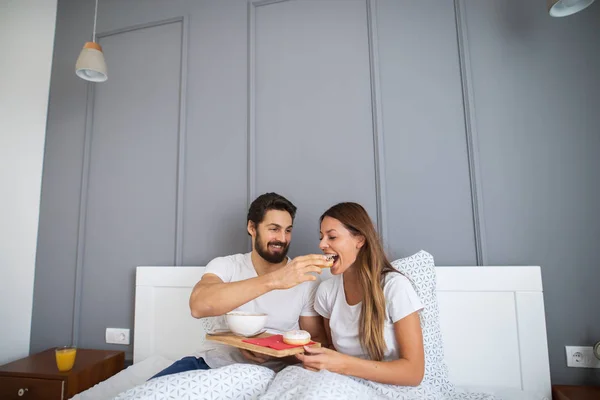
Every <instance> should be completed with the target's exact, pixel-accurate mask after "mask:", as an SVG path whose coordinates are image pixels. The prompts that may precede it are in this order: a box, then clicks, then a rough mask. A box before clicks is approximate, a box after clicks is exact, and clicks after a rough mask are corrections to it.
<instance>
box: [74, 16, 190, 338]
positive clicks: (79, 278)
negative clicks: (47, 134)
mask: <svg viewBox="0 0 600 400" xmlns="http://www.w3.org/2000/svg"><path fill="white" fill-rule="evenodd" d="M187 21H188V18H187V17H185V16H181V17H176V18H169V19H164V20H159V21H155V22H149V23H144V24H139V25H132V26H129V27H125V28H122V29H116V30H112V31H108V32H103V33H99V34H97V35H96V37H97V39H98V41H100V40H101V39H102V38H105V37H109V36H114V35H119V34H123V33H128V32H133V31H136V30H141V29H147V28H153V27H158V26H162V25H166V24H171V23H181V28H182V35H181V60H180V62H181V70H180V74H181V75H180V79H179V82H180V88H179V92H180V93H179V121H178V135H177V140H178V145H177V148H178V154H177V184H176V188H177V189H176V190H177V193H176V205H177V206H176V210H175V212H176V218H175V221H176V227H175V238H174V240H175V254H174V255H173V259H174V263H175V265H181V264H182V254H183V193H184V177H185V174H184V169H185V152H184V149H185V134H186V132H185V127H186V120H187V116H186V115H187V109H186V102H187V89H186V87H187V59H188V25H189V24H188V23H187ZM109 68H110V60H109ZM94 88H95V84H92V83H88V84H87V98H86V102H87V104H86V115H85V132H84V150H83V169H82V174H81V190H80V197H79V217H78V228H77V251H76V266H75V295H74V297H73V328H72V334H71V336H72V337H71V340H72V342H73V345H75V346H77V345H78V343H79V339H80V330H81V301H82V296H81V290H82V285H83V275H84V265H83V259H84V254H85V240H86V238H85V229H86V215H87V207H88V187H89V175H90V165H91V149H92V140H93V132H92V130H93V129H92V127H93V121H94V99H95V96H94Z"/></svg>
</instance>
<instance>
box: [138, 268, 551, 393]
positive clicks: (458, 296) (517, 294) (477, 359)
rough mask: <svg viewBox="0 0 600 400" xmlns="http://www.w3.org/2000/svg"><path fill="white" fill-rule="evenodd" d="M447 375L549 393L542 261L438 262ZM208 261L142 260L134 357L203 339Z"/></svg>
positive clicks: (461, 381) (182, 350)
mask: <svg viewBox="0 0 600 400" xmlns="http://www.w3.org/2000/svg"><path fill="white" fill-rule="evenodd" d="M436 271H437V279H438V283H437V292H438V300H439V305H440V314H441V316H440V319H441V321H440V323H441V327H442V333H443V337H444V350H445V359H446V362H447V364H448V368H449V373H450V379H451V380H452V382H453V383H454V384H456V385H460V386H471V387H473V386H486V387H502V388H512V389H522V390H527V391H532V392H536V393H540V394H543V395H544V396H547V397H548V398H550V391H551V384H550V367H549V360H548V344H547V339H546V320H545V314H544V299H543V294H542V279H541V271H540V268H539V267H436ZM203 272H204V267H138V268H137V276H136V294H135V329H134V342H133V352H134V353H133V357H134V358H133V361H134V363H137V362H139V361H141V360H143V359H145V358H147V357H149V356H151V355H162V356H164V357H167V358H170V359H173V360H175V359H178V358H180V357H183V356H185V355H190V354H192V353H193V352H194V351H195V350H197V349H198V348H199V346H200V344H201V343H202V342H203V341H204V331H203V328H202V324H201V323H200V321H199V320H196V319H194V318H192V316H191V314H190V311H189V306H188V301H189V295H190V292H191V289H192V287H193V286H194V285H195V284H196V282H198V281H199V280H200V278H201V276H202V274H203Z"/></svg>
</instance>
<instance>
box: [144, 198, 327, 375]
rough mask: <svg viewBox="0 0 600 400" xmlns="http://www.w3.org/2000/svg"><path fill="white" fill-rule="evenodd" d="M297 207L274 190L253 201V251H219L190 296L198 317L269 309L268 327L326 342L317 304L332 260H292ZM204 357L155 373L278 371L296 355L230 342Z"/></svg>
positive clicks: (250, 224) (250, 212)
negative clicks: (245, 367) (241, 367)
mask: <svg viewBox="0 0 600 400" xmlns="http://www.w3.org/2000/svg"><path fill="white" fill-rule="evenodd" d="M295 216H296V207H295V206H294V205H293V204H292V203H291V202H290V201H289V200H287V199H286V198H285V197H283V196H280V195H278V194H276V193H266V194H263V195H261V196H259V197H258V198H257V199H256V200H254V201H253V202H252V204H251V205H250V209H249V210H248V218H247V229H248V234H249V235H250V236H251V237H252V252H250V253H247V254H235V255H231V256H227V257H218V258H215V259H214V260H212V261H211V262H210V263H209V264H208V265H207V266H206V270H205V273H204V275H203V276H202V279H201V280H200V281H199V282H198V283H197V284H196V286H195V287H194V289H193V291H192V294H191V296H190V310H191V312H192V316H193V317H194V318H205V317H213V316H220V315H223V314H226V313H228V312H230V311H234V310H235V311H245V312H253V313H265V314H267V315H268V320H267V323H266V326H265V328H266V329H271V330H277V331H280V332H285V331H289V330H294V329H303V330H306V331H308V332H309V333H310V334H311V337H312V338H313V340H315V341H319V342H322V343H325V341H326V335H325V332H324V328H323V321H322V318H321V317H320V316H319V314H318V313H316V312H315V310H314V308H313V303H314V297H315V293H316V290H317V287H318V284H319V282H318V280H317V278H316V276H314V275H311V274H310V273H311V272H316V273H319V274H320V273H321V267H329V266H331V262H329V261H327V259H326V258H325V256H324V255H322V254H319V255H317V254H314V255H307V256H302V257H297V258H295V259H293V260H290V259H289V258H288V257H287V253H288V249H289V245H290V241H291V238H292V226H293V222H294V217H295ZM201 355H202V357H185V358H183V359H181V360H179V361H177V362H175V363H174V364H173V365H171V366H170V367H168V368H166V369H165V370H163V371H161V372H159V373H158V374H157V375H155V376H154V377H153V378H155V377H158V376H163V375H169V374H174V373H178V372H183V371H189V370H193V369H209V368H218V367H223V366H226V365H230V364H234V363H239V362H246V363H254V364H262V365H265V366H267V367H269V368H272V369H274V370H275V371H278V370H280V369H281V368H283V367H284V366H285V365H286V363H289V362H297V360H295V358H293V357H292V358H290V359H287V360H278V359H273V358H270V357H269V356H266V355H262V354H258V353H253V352H250V351H247V350H239V349H236V348H234V347H229V346H218V347H217V348H216V349H213V350H209V351H206V352H203V354H201Z"/></svg>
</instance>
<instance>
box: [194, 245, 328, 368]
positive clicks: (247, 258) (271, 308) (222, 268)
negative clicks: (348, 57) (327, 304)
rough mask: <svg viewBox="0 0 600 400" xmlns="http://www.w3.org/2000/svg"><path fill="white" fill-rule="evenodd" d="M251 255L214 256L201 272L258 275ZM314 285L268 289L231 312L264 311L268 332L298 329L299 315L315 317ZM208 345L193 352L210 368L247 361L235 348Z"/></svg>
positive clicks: (229, 278)
mask: <svg viewBox="0 0 600 400" xmlns="http://www.w3.org/2000/svg"><path fill="white" fill-rule="evenodd" d="M251 254H252V253H246V254H235V255H232V256H227V257H218V258H215V259H214V260H212V261H211V262H210V263H208V265H207V266H206V269H205V274H214V275H216V276H218V277H219V278H220V279H221V280H222V281H223V282H226V283H227V282H238V281H242V280H246V279H251V278H256V277H257V276H258V275H257V274H256V270H255V269H254V265H253V264H252V258H251ZM288 262H289V259H288ZM318 286H319V281H318V280H317V281H309V282H304V283H301V284H300V285H297V286H294V287H293V288H291V289H285V290H272V291H270V292H268V293H265V294H263V295H262V296H259V297H257V298H256V299H254V300H250V301H249V302H248V303H246V304H244V305H242V306H240V307H238V308H236V309H235V310H233V311H243V312H251V313H264V314H267V315H268V319H267V323H266V325H265V329H267V330H269V331H271V332H279V333H282V332H286V331H290V330H295V329H299V324H298V320H299V318H300V317H301V316H303V317H316V316H319V314H318V313H316V312H315V309H314V307H313V305H314V301H315V293H316V291H317V288H318ZM213 343H214V342H213ZM212 347H214V348H213V349H211V350H208V351H206V352H204V351H203V352H201V353H199V354H198V355H197V356H198V357H203V358H204V361H205V362H206V363H207V364H208V366H209V367H211V368H219V367H223V366H226V365H231V364H235V363H242V362H243V363H249V361H248V360H246V359H245V358H243V357H242V355H241V353H240V351H239V349H237V348H235V347H231V346H225V345H223V346H220V345H216V346H212ZM262 365H263V366H266V367H269V368H273V369H275V370H279V369H281V368H282V367H283V366H284V364H283V363H281V362H277V361H269V362H267V363H265V364H262Z"/></svg>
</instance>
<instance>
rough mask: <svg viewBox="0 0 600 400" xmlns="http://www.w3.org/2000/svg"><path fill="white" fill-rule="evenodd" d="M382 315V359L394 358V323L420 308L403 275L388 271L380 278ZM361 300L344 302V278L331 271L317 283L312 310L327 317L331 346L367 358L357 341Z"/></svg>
mask: <svg viewBox="0 0 600 400" xmlns="http://www.w3.org/2000/svg"><path fill="white" fill-rule="evenodd" d="M383 294H384V296H385V308H386V319H385V323H384V328H383V332H384V339H385V344H386V346H387V350H386V351H385V353H384V357H383V358H384V360H386V361H390V360H396V359H398V358H399V357H398V346H397V343H396V337H395V334H394V323H395V322H398V321H400V320H401V319H402V318H404V317H406V316H407V315H409V314H412V313H414V312H415V311H420V310H422V309H423V304H422V303H421V300H420V299H419V297H418V296H417V293H416V292H415V290H414V288H413V286H412V284H411V283H410V281H409V280H408V278H406V277H405V276H404V275H402V274H399V273H396V272H389V273H387V274H386V276H385V278H384V286H383ZM361 307H362V303H358V304H356V305H353V306H351V305H348V302H347V301H346V294H345V293H344V278H343V274H342V275H335V276H333V277H332V278H331V279H328V280H326V281H324V282H322V283H321V285H320V286H319V289H318V290H317V295H316V298H315V311H317V312H318V313H319V314H321V315H322V316H323V318H326V319H329V328H330V330H331V340H332V342H333V345H334V346H335V349H336V350H337V351H339V352H340V353H343V354H348V355H351V356H354V357H359V358H363V359H369V354H368V353H367V352H366V351H365V350H363V348H362V346H361V345H360V340H359V337H358V334H359V329H358V327H359V324H360V311H361Z"/></svg>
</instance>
